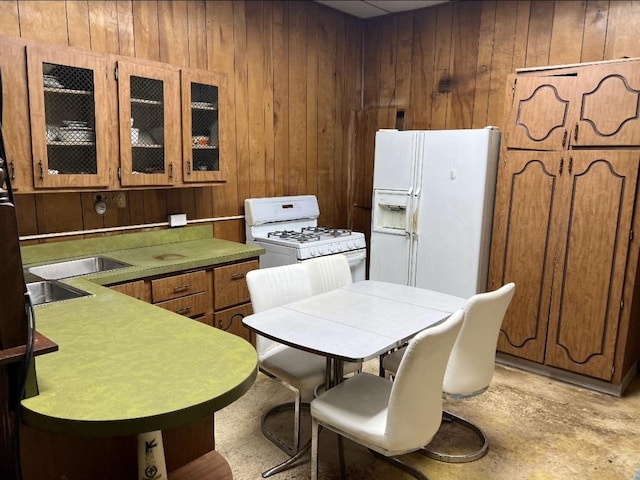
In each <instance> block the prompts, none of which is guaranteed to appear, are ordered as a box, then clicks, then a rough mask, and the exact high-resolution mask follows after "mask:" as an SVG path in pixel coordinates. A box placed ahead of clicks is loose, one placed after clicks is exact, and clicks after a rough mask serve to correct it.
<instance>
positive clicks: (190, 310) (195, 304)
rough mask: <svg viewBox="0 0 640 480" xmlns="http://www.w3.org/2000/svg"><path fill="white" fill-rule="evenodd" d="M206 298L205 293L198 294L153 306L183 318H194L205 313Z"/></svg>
mask: <svg viewBox="0 0 640 480" xmlns="http://www.w3.org/2000/svg"><path fill="white" fill-rule="evenodd" d="M207 297H208V295H207V294H206V293H204V292H200V293H195V294H193V295H188V296H186V297H180V298H176V299H173V300H167V301H165V302H160V303H156V304H155V306H156V307H161V308H164V309H166V310H171V311H172V312H175V313H179V314H180V315H184V316H185V317H195V316H198V315H202V314H204V313H206V312H207Z"/></svg>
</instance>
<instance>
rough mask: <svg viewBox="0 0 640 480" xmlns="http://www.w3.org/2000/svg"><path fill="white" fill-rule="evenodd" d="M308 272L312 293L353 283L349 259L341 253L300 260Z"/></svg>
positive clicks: (316, 293) (315, 293)
mask: <svg viewBox="0 0 640 480" xmlns="http://www.w3.org/2000/svg"><path fill="white" fill-rule="evenodd" d="M302 265H304V266H305V267H306V268H307V271H308V272H309V277H310V279H311V291H312V293H313V295H318V294H320V293H324V292H328V291H329V290H333V289H336V288H340V287H344V286H346V285H349V284H351V283H353V280H352V277H351V268H350V267H349V260H347V257H345V256H344V255H343V254H342V253H338V254H337V255H326V256H324V257H317V258H311V259H309V260H305V261H304V262H302Z"/></svg>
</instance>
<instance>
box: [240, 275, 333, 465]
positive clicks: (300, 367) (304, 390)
mask: <svg viewBox="0 0 640 480" xmlns="http://www.w3.org/2000/svg"><path fill="white" fill-rule="evenodd" d="M246 279H247V286H248V287H249V295H250V297H251V304H252V307H253V311H254V312H256V313H258V312H262V311H264V310H268V309H270V308H273V307H276V306H279V305H283V304H285V303H290V302H294V301H296V300H300V299H303V298H306V297H309V296H311V281H310V279H309V275H308V273H307V269H306V268H305V267H304V266H303V265H302V264H293V265H284V266H278V267H271V268H262V269H259V270H252V271H250V272H247V275H246ZM256 350H257V353H258V365H259V368H260V370H261V371H262V372H264V373H265V374H267V375H268V376H271V377H273V378H276V379H278V380H280V381H281V382H282V383H283V384H284V385H285V386H287V387H288V388H290V389H291V390H293V391H294V393H295V400H294V402H293V405H291V404H285V405H278V406H276V407H274V408H272V409H270V410H269V411H267V412H266V413H265V414H264V415H263V416H262V420H261V428H262V433H263V434H264V436H265V437H266V438H268V439H269V440H271V441H272V442H273V443H274V444H276V445H277V446H278V447H279V448H280V449H281V450H283V451H284V452H285V453H286V454H287V455H289V456H291V455H294V454H295V453H297V452H298V449H299V448H300V407H301V405H302V404H303V403H306V404H308V403H309V402H310V401H311V400H312V399H313V394H314V390H315V388H316V387H317V386H318V385H320V384H322V383H324V380H325V374H326V359H325V357H323V356H321V355H314V354H312V353H309V352H305V351H303V350H299V349H297V348H293V347H289V346H286V345H283V344H281V343H278V342H275V341H273V340H270V339H268V338H265V337H263V336H261V335H256ZM292 406H293V409H294V426H293V443H292V445H288V444H287V443H286V442H285V441H284V440H283V439H281V438H279V437H277V436H276V435H275V434H273V433H272V432H271V431H270V430H268V429H267V428H266V421H267V419H268V418H269V417H270V416H272V415H274V414H276V413H278V412H281V411H284V410H287V409H291V407H292Z"/></svg>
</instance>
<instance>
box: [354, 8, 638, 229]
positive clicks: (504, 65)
mask: <svg viewBox="0 0 640 480" xmlns="http://www.w3.org/2000/svg"><path fill="white" fill-rule="evenodd" d="M638 24H640V2H639V1H617V0H616V1H613V0H612V1H606V0H589V1H562V0H558V1H542V0H533V1H526V0H517V1H515V0H514V1H505V0H497V1H495V0H491V1H490V0H484V1H481V2H477V1H464V0H461V1H452V2H449V3H445V4H441V5H438V6H435V7H430V8H426V9H422V10H418V11H413V12H406V13H401V14H396V15H391V16H384V17H378V18H374V19H370V20H368V21H367V22H366V24H365V40H364V51H365V53H364V91H363V97H364V108H365V110H366V111H370V112H373V113H371V114H369V115H368V116H366V118H369V119H371V118H374V119H375V118H378V124H377V125H376V126H377V128H384V127H386V128H389V127H393V126H394V123H396V122H394V120H393V119H389V118H388V111H389V110H388V109H396V111H398V112H400V111H402V112H404V123H403V127H404V129H433V130H436V129H456V128H482V127H484V126H486V125H495V126H498V127H500V128H501V129H504V121H503V109H504V99H505V97H506V95H505V93H506V82H507V75H508V74H509V73H512V72H513V71H515V69H517V68H522V67H537V66H545V65H559V64H568V63H581V62H592V61H600V60H611V59H616V58H621V57H640V42H638V41H637V33H636V27H635V26H636V25H638ZM376 112H381V113H382V114H380V113H378V114H377V115H376ZM363 118H364V117H363ZM371 131H375V128H372V127H371V125H370V124H369V125H366V124H365V123H359V124H358V131H357V132H358V133H361V132H363V136H364V137H365V138H360V139H359V140H358V145H359V146H360V145H361V144H362V142H364V144H365V145H366V146H371V145H372V144H373V141H374V140H373V138H372V137H371V133H370V132H371ZM358 151H359V152H361V151H362V152H365V153H364V154H357V155H356V165H355V166H354V171H358V172H370V171H371V162H372V161H373V160H372V158H371V155H372V154H371V151H372V149H371V148H369V149H367V148H365V147H360V148H359V149H358ZM367 151H368V152H369V153H366V152H367ZM365 174H366V175H367V176H368V175H370V173H365ZM371 181H372V178H364V179H362V178H360V179H358V180H357V181H354V183H353V198H354V203H353V204H354V212H353V216H354V223H355V224H356V225H357V226H358V228H359V229H361V230H364V231H365V232H366V233H368V229H369V226H370V221H371V220H370V219H371V216H370V209H371V193H372V191H371Z"/></svg>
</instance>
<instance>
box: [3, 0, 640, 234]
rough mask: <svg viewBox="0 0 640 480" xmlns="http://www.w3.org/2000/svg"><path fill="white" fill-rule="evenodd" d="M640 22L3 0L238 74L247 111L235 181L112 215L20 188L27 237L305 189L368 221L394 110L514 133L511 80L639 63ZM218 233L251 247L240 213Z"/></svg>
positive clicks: (107, 46)
mask: <svg viewBox="0 0 640 480" xmlns="http://www.w3.org/2000/svg"><path fill="white" fill-rule="evenodd" d="M639 23H640V2H638V1H627V0H624V1H622V0H620V1H618V0H616V1H613V0H612V1H607V0H589V1H570V2H569V1H562V0H558V1H544V0H534V1H526V0H518V1H515V0H514V1H503V0H498V1H496V0H484V1H464V0H460V1H455V0H454V1H452V2H449V3H446V4H442V5H438V6H435V7H430V8H427V9H423V10H418V11H413V12H407V13H402V14H396V15H390V16H385V17H379V18H374V19H369V20H367V21H360V20H357V19H355V18H352V17H349V16H347V15H343V14H341V13H339V12H336V11H333V10H331V9H328V8H326V7H323V6H321V5H317V4H315V3H314V2H310V1H293V2H286V1H262V2H258V1H196V0H190V1H156V0H148V1H139V0H135V1H131V0H117V1H98V0H96V1H86V0H82V1H80V0H74V1H72V0H67V1H64V0H51V1H47V2H41V1H32V0H5V1H3V2H2V9H1V13H0V34H2V35H8V36H13V37H21V38H28V39H34V40H41V41H46V42H49V43H52V44H55V45H71V46H75V47H79V48H85V49H91V50H94V51H101V52H110V53H116V54H121V55H127V56H131V57H136V58H144V59H150V60H156V61H162V62H167V63H172V64H176V65H186V66H191V67H195V68H204V69H210V70H216V71H222V72H226V73H228V75H229V77H230V82H229V85H230V89H229V90H230V95H231V99H232V104H233V105H234V106H235V112H234V113H235V128H234V129H232V131H231V141H232V142H233V143H234V145H235V149H232V152H233V154H234V155H235V158H233V159H232V164H234V165H235V166H236V169H235V170H233V169H232V172H231V175H230V180H229V182H227V184H226V185H224V186H221V187H206V188H184V189H159V190H147V191H133V192H128V194H127V195H128V205H129V207H128V208H127V209H118V210H113V211H108V212H107V214H106V215H105V216H104V217H99V216H97V215H96V214H95V213H93V211H92V203H93V196H92V194H90V193H86V194H70V193H69V194H25V195H20V196H19V197H18V198H19V201H18V213H19V217H20V229H21V234H23V235H29V234H36V233H47V232H58V231H63V232H64V231H71V230H81V229H86V228H97V227H103V226H119V225H136V224H139V223H147V222H159V221H163V220H165V218H166V215H167V214H168V213H176V212H178V211H183V212H186V213H187V215H188V217H189V218H209V217H213V216H226V215H237V214H242V213H243V208H242V204H243V200H244V198H246V197H249V196H263V195H264V196H271V195H288V194H302V193H312V194H317V195H318V198H319V201H320V209H321V219H320V221H321V222H322V223H324V224H327V225H332V226H336V227H343V226H345V225H348V226H354V227H356V228H358V229H360V230H366V231H368V225H369V224H370V207H371V200H370V199H371V181H372V168H371V167H372V161H373V160H372V152H373V143H372V142H373V138H372V135H373V132H375V128H376V126H394V125H396V124H398V121H397V120H394V119H393V118H392V116H391V114H390V112H394V109H395V111H399V112H403V113H404V119H403V121H402V122H400V125H401V126H403V127H404V128H420V129H421V128H428V129H440V128H472V127H473V128H475V127H483V126H485V125H497V126H498V127H501V128H503V126H504V125H503V119H502V115H503V105H504V96H505V85H506V77H507V74H509V73H511V72H513V71H514V70H515V69H516V68H520V67H532V66H542V65H554V64H565V63H575V62H589V61H596V60H605V59H615V58H619V57H623V56H628V57H640V42H637V37H636V32H635V25H638V24H639ZM363 31H364V33H363ZM363 36H364V40H363ZM363 43H364V45H363ZM362 52H364V53H362ZM361 69H362V70H363V72H364V73H363V74H362V77H361ZM362 84H364V89H362V88H361V85H362ZM361 98H362V101H363V104H362V106H363V107H364V109H365V111H364V112H360V113H359V114H357V115H356V114H355V112H356V111H358V110H359V109H360V108H361V102H360V100H361ZM380 109H384V110H381V111H380V112H377V110H380ZM367 111H373V112H374V113H373V114H367ZM376 118H377V119H379V120H375V119H376ZM398 118H400V117H398ZM376 122H378V123H376ZM215 228H216V235H217V236H219V237H221V238H228V239H232V240H239V241H244V232H243V229H244V226H243V222H242V221H233V222H220V223H216V227H215Z"/></svg>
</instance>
